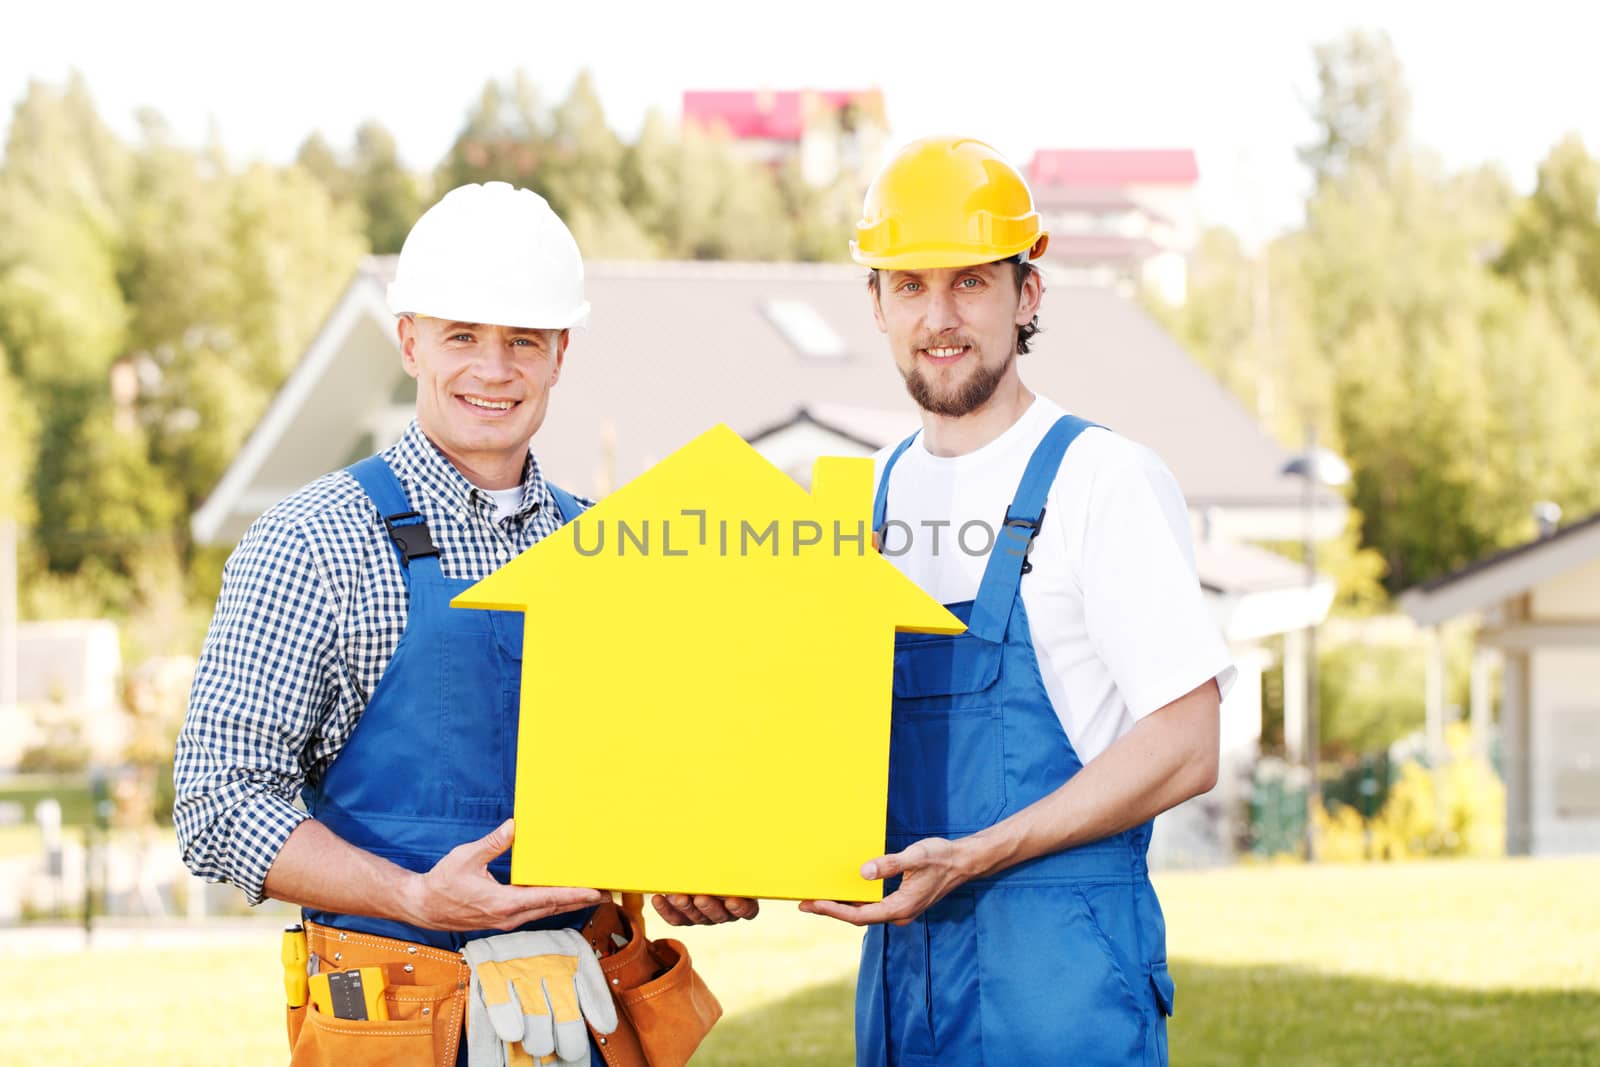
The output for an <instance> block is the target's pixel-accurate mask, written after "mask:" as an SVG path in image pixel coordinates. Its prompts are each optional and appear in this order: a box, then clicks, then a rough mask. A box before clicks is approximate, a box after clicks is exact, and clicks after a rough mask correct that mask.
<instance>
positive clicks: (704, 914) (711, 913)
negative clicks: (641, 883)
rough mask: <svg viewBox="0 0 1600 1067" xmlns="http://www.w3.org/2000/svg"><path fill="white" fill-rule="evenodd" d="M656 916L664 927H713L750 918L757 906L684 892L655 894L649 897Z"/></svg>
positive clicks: (751, 902) (744, 900)
mask: <svg viewBox="0 0 1600 1067" xmlns="http://www.w3.org/2000/svg"><path fill="white" fill-rule="evenodd" d="M650 903H651V904H653V905H655V909H656V914H657V915H660V916H661V917H662V918H663V919H665V920H666V921H667V925H668V926H715V925H716V924H717V923H731V922H737V921H738V920H740V919H754V918H755V917H756V914H757V913H758V912H760V911H761V905H760V904H759V903H757V902H756V901H754V900H751V899H750V898H749V897H707V896H693V897H692V896H689V895H688V894H687V893H668V894H661V893H657V894H656V895H655V896H653V897H651V898H650Z"/></svg>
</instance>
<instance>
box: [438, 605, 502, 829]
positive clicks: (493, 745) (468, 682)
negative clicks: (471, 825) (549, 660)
mask: <svg viewBox="0 0 1600 1067" xmlns="http://www.w3.org/2000/svg"><path fill="white" fill-rule="evenodd" d="M468 614H473V615H483V616H487V615H492V614H495V613H494V612H489V611H475V612H470V613H468ZM480 621H482V622H483V625H482V627H481V628H478V629H473V630H469V631H464V632H463V631H450V632H446V633H444V634H441V635H440V637H441V640H440V641H439V647H438V649H437V652H436V655H437V656H438V661H439V692H438V712H439V713H438V715H437V717H436V718H437V721H438V722H439V724H440V727H441V734H440V737H439V751H440V752H441V753H442V754H443V756H444V765H445V767H446V769H447V772H448V781H449V782H450V783H451V788H452V791H453V793H454V795H455V798H456V803H457V806H458V807H459V808H462V809H464V810H466V811H467V812H470V813H475V814H481V815H482V816H483V817H484V818H485V819H487V820H492V819H494V818H496V817H498V816H499V815H500V813H501V811H502V809H504V810H505V814H509V813H510V811H509V809H510V805H511V800H512V793H513V791H514V785H515V781H516V759H517V751H516V749H517V716H518V712H519V709H518V707H517V703H518V700H517V694H518V692H519V690H518V687H517V683H518V682H519V681H520V679H517V678H511V677H509V676H506V677H503V675H505V673H506V670H508V669H509V668H505V669H503V667H502V657H501V655H500V654H499V648H500V646H499V643H498V642H497V639H496V637H495V632H494V630H493V628H492V627H491V626H489V625H488V620H486V619H485V620H480ZM513 666H516V667H517V670H518V671H519V672H520V665H517V664H515V663H513Z"/></svg>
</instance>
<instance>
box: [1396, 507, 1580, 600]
mask: <svg viewBox="0 0 1600 1067" xmlns="http://www.w3.org/2000/svg"><path fill="white" fill-rule="evenodd" d="M1597 559H1600V512H1596V513H1595V514H1593V515H1590V516H1589V517H1587V518H1585V519H1581V520H1579V521H1577V522H1574V523H1570V524H1568V525H1566V526H1563V527H1562V528H1561V529H1559V530H1557V531H1555V532H1554V533H1552V534H1549V535H1547V536H1545V537H1540V538H1537V539H1535V540H1532V541H1528V542H1526V543H1524V544H1520V545H1516V546H1514V547H1512V548H1508V549H1505V550H1504V551H1501V552H1496V553H1494V554H1493V555H1490V556H1485V557H1484V558H1483V559H1480V560H1477V561H1476V562H1473V563H1469V564H1467V565H1466V566H1465V567H1462V568H1461V569H1460V570H1457V571H1453V572H1451V573H1450V574H1446V575H1443V576H1441V577H1438V578H1435V579H1433V580H1432V581H1429V582H1424V583H1423V584H1422V585H1419V586H1417V587H1415V588H1413V589H1409V590H1407V591H1406V592H1405V593H1402V594H1401V596H1400V606H1401V607H1402V608H1404V609H1405V610H1406V613H1407V614H1408V615H1410V616H1411V617H1412V618H1413V619H1415V620H1416V621H1417V622H1418V623H1420V624H1422V625H1424V626H1432V625H1435V624H1437V623H1441V622H1445V621H1447V620H1449V619H1453V618H1455V617H1457V616H1459V615H1465V614H1468V613H1470V612H1476V611H1482V610H1483V609H1485V608H1488V607H1491V606H1493V605H1494V604H1497V603H1499V602H1500V601H1502V600H1505V599H1506V598H1508V597H1512V596H1517V595H1519V594H1521V593H1525V592H1527V591H1528V590H1529V589H1531V588H1533V587H1534V586H1536V585H1538V584H1540V583H1541V582H1546V581H1549V580H1550V579H1552V578H1557V577H1560V576H1561V575H1563V574H1565V573H1567V572H1568V571H1570V570H1574V569H1576V568H1578V567H1581V566H1583V565H1584V564H1586V563H1589V562H1592V561H1594V560H1597Z"/></svg>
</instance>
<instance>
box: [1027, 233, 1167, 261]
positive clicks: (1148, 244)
mask: <svg viewBox="0 0 1600 1067" xmlns="http://www.w3.org/2000/svg"><path fill="white" fill-rule="evenodd" d="M1163 251H1165V250H1164V249H1163V248H1162V247H1161V246H1160V245H1158V244H1156V243H1155V242H1154V241H1152V240H1150V239H1149V238H1148V237H1127V236H1124V235H1122V234H1117V233H1071V232H1068V233H1052V234H1051V235H1050V249H1049V252H1048V253H1047V254H1048V255H1049V256H1051V258H1053V259H1055V260H1057V261H1058V262H1067V263H1075V264H1076V263H1143V262H1144V261H1145V260H1147V259H1149V258H1150V257H1151V256H1156V255H1160V254H1161V253H1162V252H1163Z"/></svg>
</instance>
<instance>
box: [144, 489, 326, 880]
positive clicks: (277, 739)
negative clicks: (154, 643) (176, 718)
mask: <svg viewBox="0 0 1600 1067" xmlns="http://www.w3.org/2000/svg"><path fill="white" fill-rule="evenodd" d="M338 634H339V626H338V618H337V612H336V609H335V601H334V597H333V596H332V593H331V590H330V587H329V583H328V581H327V580H326V576H325V575H324V574H323V573H322V572H321V570H320V569H319V567H318V566H317V561H316V559H315V558H314V554H313V552H312V551H311V549H310V546H309V544H308V542H307V540H306V538H305V536H304V535H303V533H302V532H301V531H299V530H297V529H296V528H294V527H293V525H291V524H289V523H286V522H283V521H281V520H278V519H275V518H273V517H272V516H271V515H270V514H269V515H267V516H263V517H262V518H261V519H259V520H257V522H256V523H255V524H254V525H253V526H252V527H251V528H250V530H249V532H248V533H246V535H245V537H244V539H243V540H242V541H241V542H240V543H239V546H238V547H237V548H236V549H235V550H234V552H233V554H232V555H231V556H230V557H229V558H228V562H227V564H226V566H225V567H224V568H223V578H222V592H221V595H220V596H219V597H218V600H217V610H216V614H215V615H214V616H213V617H212V620H211V628H210V630H209V631H208V632H207V634H206V640H205V645H204V647H203V649H202V651H201V654H200V662H199V665H198V667H197V668H196V671H195V679H194V686H193V688H192V689H191V691H190V694H189V708H188V713H187V715H186V716H185V717H184V723H183V728H182V730H181V731H180V732H179V734H178V745H177V755H176V759H175V761H174V765H173V781H174V786H175V794H176V800H175V803H174V806H173V821H174V822H175V824H176V826H177V831H178V843H179V847H180V848H181V849H182V852H183V861H184V863H185V864H186V865H187V866H188V868H189V869H190V870H191V871H193V872H194V873H195V874H197V875H199V876H201V877H203V878H206V879H207V880H209V881H226V882H231V883H233V884H234V885H236V886H238V887H239V888H240V889H242V890H243V891H244V893H245V896H246V898H247V899H248V900H249V902H250V903H251V904H259V903H260V902H261V901H262V900H263V899H264V897H265V894H264V892H263V883H264V882H265V881H266V877H267V871H268V870H269V869H270V868H271V866H272V863H273V860H274V859H276V858H277V855H278V851H279V849H281V848H282V847H283V843H284V841H285V840H287V839H288V837H289V834H290V833H292V832H293V831H294V828H295V827H296V826H298V825H299V824H300V822H301V821H302V820H304V819H306V818H307V817H308V816H307V815H306V813H305V811H304V810H303V809H300V808H298V807H296V806H295V803H294V801H295V796H296V794H297V793H298V792H299V790H300V787H301V785H302V783H303V782H304V780H305V760H304V753H305V751H306V747H307V743H308V740H309V739H310V738H311V737H312V736H313V735H314V733H315V731H316V730H317V727H318V724H319V723H320V722H321V721H322V720H323V719H324V717H325V716H326V715H327V713H328V711H329V709H330V708H331V707H332V706H333V703H334V701H335V700H336V697H337V685H336V684H335V681H334V679H335V675H336V671H337V667H338V649H339V641H338Z"/></svg>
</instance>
